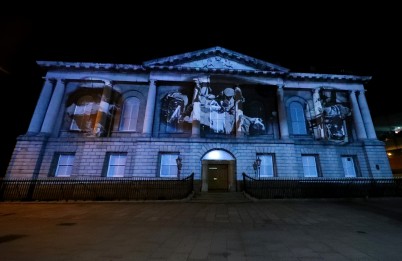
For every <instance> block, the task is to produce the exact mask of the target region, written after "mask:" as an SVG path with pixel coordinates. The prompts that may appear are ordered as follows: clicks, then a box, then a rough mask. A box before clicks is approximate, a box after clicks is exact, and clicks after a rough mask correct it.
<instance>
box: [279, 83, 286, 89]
mask: <svg viewBox="0 0 402 261" xmlns="http://www.w3.org/2000/svg"><path fill="white" fill-rule="evenodd" d="M277 86H278V89H283V88H284V87H285V84H283V83H281V84H278V85H277Z"/></svg>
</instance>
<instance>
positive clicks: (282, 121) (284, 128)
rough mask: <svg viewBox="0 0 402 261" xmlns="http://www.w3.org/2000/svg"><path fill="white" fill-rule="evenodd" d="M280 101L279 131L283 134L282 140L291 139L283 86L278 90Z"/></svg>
mask: <svg viewBox="0 0 402 261" xmlns="http://www.w3.org/2000/svg"><path fill="white" fill-rule="evenodd" d="M276 95H277V99H278V117H279V119H278V120H279V129H280V133H281V139H288V138H289V127H288V119H287V115H286V107H285V103H284V94H283V85H279V86H278V89H277V90H276Z"/></svg>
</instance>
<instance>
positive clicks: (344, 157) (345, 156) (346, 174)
mask: <svg viewBox="0 0 402 261" xmlns="http://www.w3.org/2000/svg"><path fill="white" fill-rule="evenodd" d="M344 159H351V160H352V163H351V164H352V165H350V166H346V165H345V161H344ZM347 161H350V160H347ZM341 162H342V168H343V173H344V175H345V178H357V177H360V176H361V175H360V172H359V171H358V165H357V159H356V156H353V155H341ZM347 167H349V168H347ZM350 167H352V169H353V172H354V176H351V175H348V173H349V171H348V170H349V169H350Z"/></svg>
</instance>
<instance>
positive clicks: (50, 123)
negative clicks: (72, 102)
mask: <svg viewBox="0 0 402 261" xmlns="http://www.w3.org/2000/svg"><path fill="white" fill-rule="evenodd" d="M65 84H66V83H65V80H64V79H58V80H57V84H56V88H55V90H54V92H53V95H52V99H51V100H50V103H49V106H48V108H47V112H46V116H45V119H44V120H43V124H42V129H41V131H40V132H42V133H45V134H51V133H52V131H53V127H54V123H55V122H56V118H57V115H58V114H59V111H60V105H61V102H62V100H63V97H64V89H65Z"/></svg>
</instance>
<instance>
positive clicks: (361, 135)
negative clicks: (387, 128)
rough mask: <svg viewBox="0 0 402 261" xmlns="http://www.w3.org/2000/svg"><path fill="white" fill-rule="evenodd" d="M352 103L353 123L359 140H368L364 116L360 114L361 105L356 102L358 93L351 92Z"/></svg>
mask: <svg viewBox="0 0 402 261" xmlns="http://www.w3.org/2000/svg"><path fill="white" fill-rule="evenodd" d="M349 98H350V102H351V103H352V114H353V122H354V125H355V129H356V134H357V138H358V139H359V140H362V139H367V134H366V130H365V128H364V124H363V119H362V115H361V114H360V109H359V105H358V104H357V100H356V91H350V92H349Z"/></svg>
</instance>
